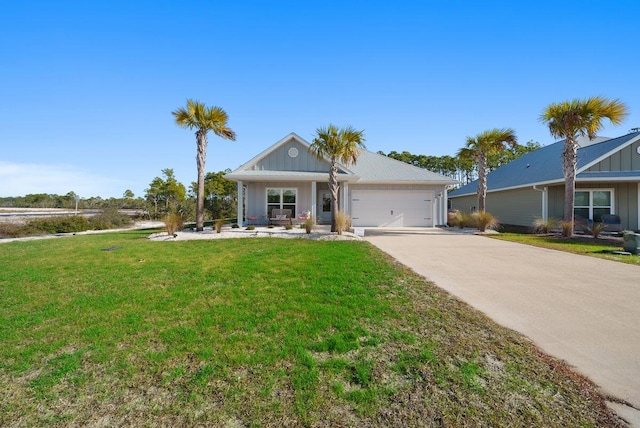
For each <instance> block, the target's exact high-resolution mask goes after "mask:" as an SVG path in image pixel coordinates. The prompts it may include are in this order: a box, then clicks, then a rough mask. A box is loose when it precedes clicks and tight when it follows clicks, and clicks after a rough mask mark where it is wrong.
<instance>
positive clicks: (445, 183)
mask: <svg viewBox="0 0 640 428" xmlns="http://www.w3.org/2000/svg"><path fill="white" fill-rule="evenodd" d="M457 183H458V182H457V181H427V180H393V181H389V180H387V181H383V180H371V181H369V180H366V181H365V180H360V181H358V184H423V185H425V186H448V185H451V184H457ZM474 194H475V193H474Z"/></svg>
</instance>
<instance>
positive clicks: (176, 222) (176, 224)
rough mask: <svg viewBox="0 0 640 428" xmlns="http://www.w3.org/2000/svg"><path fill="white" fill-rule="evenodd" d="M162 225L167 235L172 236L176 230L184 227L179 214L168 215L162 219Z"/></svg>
mask: <svg viewBox="0 0 640 428" xmlns="http://www.w3.org/2000/svg"><path fill="white" fill-rule="evenodd" d="M162 221H164V225H165V227H166V228H167V233H168V234H169V235H173V234H174V233H176V231H177V230H181V229H182V226H183V225H184V219H183V218H182V215H181V214H179V213H171V214H168V215H167V216H166V217H165V218H164V219H162Z"/></svg>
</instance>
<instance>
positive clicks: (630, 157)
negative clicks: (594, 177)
mask: <svg viewBox="0 0 640 428" xmlns="http://www.w3.org/2000/svg"><path fill="white" fill-rule="evenodd" d="M638 147H640V141H636V142H635V143H633V144H631V145H630V146H627V147H625V148H623V149H622V150H619V151H617V152H615V153H613V154H612V155H611V156H608V157H607V158H606V159H603V160H601V161H600V162H598V163H597V164H595V165H593V166H592V167H590V168H588V169H587V171H588V172H599V171H640V154H638Z"/></svg>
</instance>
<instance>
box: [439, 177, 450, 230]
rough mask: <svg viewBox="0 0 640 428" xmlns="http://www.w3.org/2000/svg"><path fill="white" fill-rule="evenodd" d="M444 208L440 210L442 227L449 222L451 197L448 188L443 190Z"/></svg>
mask: <svg viewBox="0 0 640 428" xmlns="http://www.w3.org/2000/svg"><path fill="white" fill-rule="evenodd" d="M441 199H442V207H441V208H440V225H441V226H446V225H447V221H448V220H449V210H448V208H447V207H448V206H449V195H448V192H447V186H445V187H444V189H443V190H442V198H441Z"/></svg>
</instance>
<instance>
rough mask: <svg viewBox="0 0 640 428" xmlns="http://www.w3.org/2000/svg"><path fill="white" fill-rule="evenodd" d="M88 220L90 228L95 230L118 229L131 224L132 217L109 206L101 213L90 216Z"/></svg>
mask: <svg viewBox="0 0 640 428" xmlns="http://www.w3.org/2000/svg"><path fill="white" fill-rule="evenodd" d="M87 222H88V223H89V226H90V228H91V229H95V230H104V229H117V228H121V227H126V226H129V225H131V218H130V217H129V216H128V215H126V214H121V213H120V212H118V210H117V209H115V208H108V209H106V210H104V211H102V212H101V213H100V214H96V215H94V216H91V217H88V218H87Z"/></svg>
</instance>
